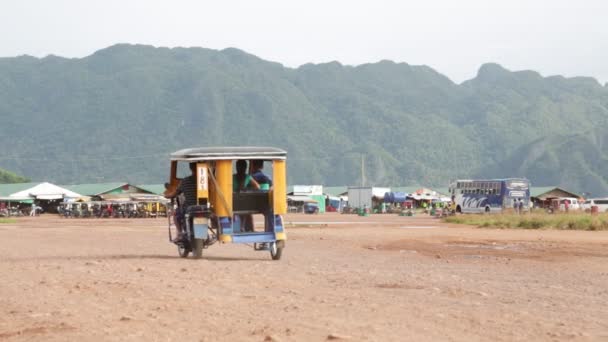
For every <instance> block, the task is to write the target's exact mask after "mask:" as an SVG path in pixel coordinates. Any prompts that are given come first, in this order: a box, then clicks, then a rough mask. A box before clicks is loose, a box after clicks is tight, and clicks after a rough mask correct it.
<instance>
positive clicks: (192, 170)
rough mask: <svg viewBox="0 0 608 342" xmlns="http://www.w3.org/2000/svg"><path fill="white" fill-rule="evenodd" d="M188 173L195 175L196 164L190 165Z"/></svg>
mask: <svg viewBox="0 0 608 342" xmlns="http://www.w3.org/2000/svg"><path fill="white" fill-rule="evenodd" d="M190 172H192V174H193V175H194V174H196V163H190Z"/></svg>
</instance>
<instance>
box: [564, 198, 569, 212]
mask: <svg viewBox="0 0 608 342" xmlns="http://www.w3.org/2000/svg"><path fill="white" fill-rule="evenodd" d="M568 209H570V200H564V210H565V211H566V212H568Z"/></svg>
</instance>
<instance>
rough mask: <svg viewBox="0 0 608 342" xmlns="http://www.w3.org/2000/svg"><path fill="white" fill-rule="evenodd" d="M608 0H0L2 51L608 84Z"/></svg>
mask: <svg viewBox="0 0 608 342" xmlns="http://www.w3.org/2000/svg"><path fill="white" fill-rule="evenodd" d="M607 13H608V1H606V0H577V1H574V0H568V1H564V0H508V1H498V0H458V1H454V0H444V1H438V0H419V1H405V0H402V1H388V0H373V1H356V0H351V1H337V0H336V1H331V0H325V1H317V0H307V1H302V0H301V1H288V0H249V1H246V0H242V1H238V0H215V1H203V0H198V1H195V0H193V1H185V0H173V1H153V0H103V1H87V0H52V1H51V0H39V1H34V0H18V1H13V0H2V2H0V56H3V57H7V56H18V55H23V54H28V55H33V56H38V57H43V56H46V55H48V54H54V55H59V56H65V57H83V56H87V55H90V54H91V53H93V52H94V51H96V50H99V49H102V48H104V47H107V46H110V45H113V44H116V43H140V44H150V45H154V46H168V47H175V46H184V47H189V46H201V47H207V48H213V49H223V48H226V47H236V48H239V49H242V50H245V51H247V52H249V53H252V54H255V55H257V56H259V57H261V58H263V59H267V60H272V61H276V62H280V63H282V64H284V65H286V66H290V67H297V66H299V65H301V64H304V63H309V62H313V63H322V62H328V61H333V60H337V61H339V62H341V63H343V64H350V65H357V64H362V63H369V62H376V61H378V60H381V59H391V60H394V61H397V62H407V63H410V64H426V65H428V66H430V67H432V68H434V69H436V70H438V71H439V72H441V73H443V74H445V75H447V76H448V77H450V78H451V79H452V80H454V81H456V82H461V81H463V80H465V79H469V78H472V77H474V76H475V74H476V72H477V69H478V68H479V66H480V65H481V64H482V63H485V62H497V63H500V64H502V65H503V66H505V67H506V68H508V69H511V70H522V69H532V70H537V71H539V72H541V73H542V74H543V75H546V76H547V75H555V74H561V75H566V76H579V75H581V76H592V77H595V78H597V79H599V80H600V81H602V82H607V81H608V16H607Z"/></svg>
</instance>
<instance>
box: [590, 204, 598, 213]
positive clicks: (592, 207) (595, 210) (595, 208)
mask: <svg viewBox="0 0 608 342" xmlns="http://www.w3.org/2000/svg"><path fill="white" fill-rule="evenodd" d="M599 212H600V208H599V207H598V206H597V205H594V206H591V215H597V214H598V213H599Z"/></svg>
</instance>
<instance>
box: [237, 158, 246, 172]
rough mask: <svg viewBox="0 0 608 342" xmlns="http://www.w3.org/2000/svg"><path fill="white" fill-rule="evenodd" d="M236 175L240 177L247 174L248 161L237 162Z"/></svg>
mask: <svg viewBox="0 0 608 342" xmlns="http://www.w3.org/2000/svg"><path fill="white" fill-rule="evenodd" d="M236 173H238V174H239V175H244V174H245V173H247V161H246V160H237V162H236Z"/></svg>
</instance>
